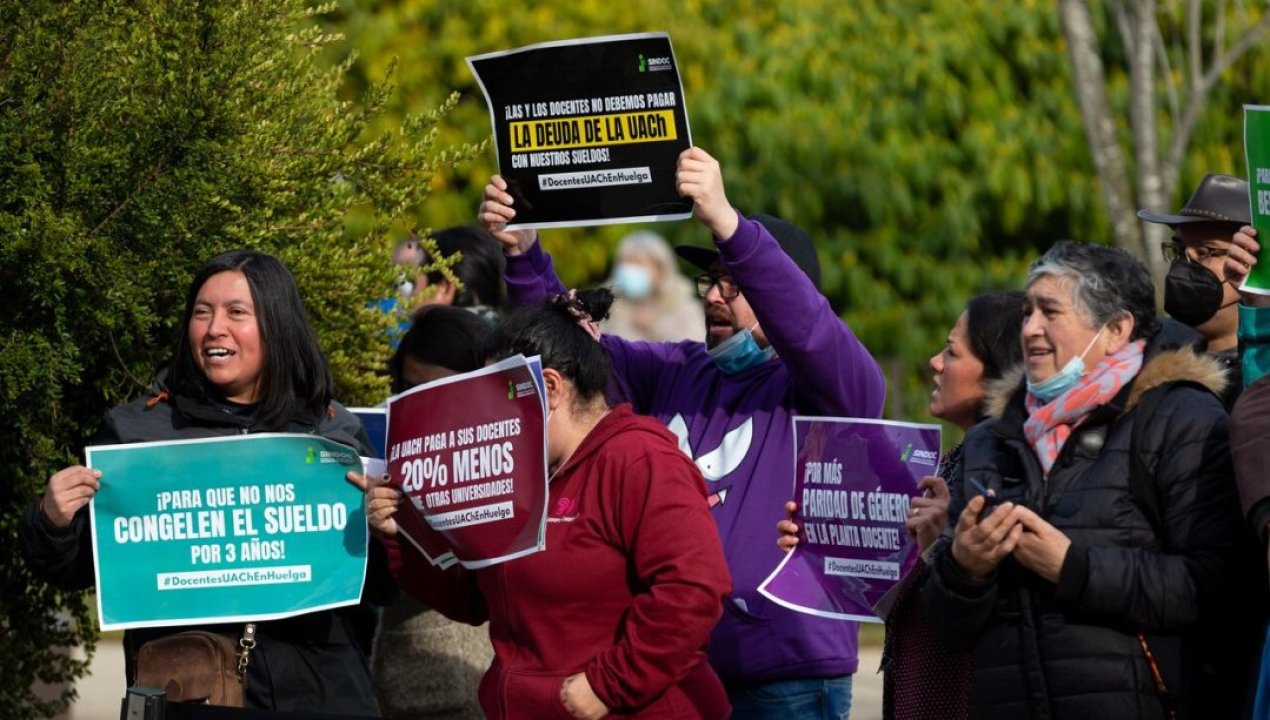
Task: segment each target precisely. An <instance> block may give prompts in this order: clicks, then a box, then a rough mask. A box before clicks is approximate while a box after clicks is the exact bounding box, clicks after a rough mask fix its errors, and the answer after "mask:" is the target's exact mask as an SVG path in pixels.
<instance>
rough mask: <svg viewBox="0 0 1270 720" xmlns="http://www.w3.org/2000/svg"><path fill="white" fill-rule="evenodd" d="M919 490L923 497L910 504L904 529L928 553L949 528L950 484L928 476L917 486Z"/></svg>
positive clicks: (916, 498) (941, 479)
mask: <svg viewBox="0 0 1270 720" xmlns="http://www.w3.org/2000/svg"><path fill="white" fill-rule="evenodd" d="M917 489H918V490H921V491H922V495H921V496H920V497H915V498H913V501H912V502H911V503H910V504H909V511H908V519H907V520H905V521H904V528H905V529H906V530H908V534H909V535H910V536H911V537H914V538H916V539H917V547H918V548H919V549H920V550H921V551H922V552H926V548H929V547H930V546H931V545H934V544H935V540H937V539H938V538H939V535H940V533H942V532H943V531H944V528H946V527H948V502H949V495H948V483H946V482H944V479H943V478H940V477H935V476H934V475H927V476H926V477H924V478H922V481H921V482H920V483H918V484H917Z"/></svg>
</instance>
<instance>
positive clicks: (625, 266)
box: [601, 230, 706, 342]
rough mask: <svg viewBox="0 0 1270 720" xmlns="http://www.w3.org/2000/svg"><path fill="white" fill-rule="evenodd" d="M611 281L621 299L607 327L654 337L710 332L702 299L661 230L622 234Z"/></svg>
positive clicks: (617, 332) (671, 338)
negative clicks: (698, 298)
mask: <svg viewBox="0 0 1270 720" xmlns="http://www.w3.org/2000/svg"><path fill="white" fill-rule="evenodd" d="M609 284H610V285H612V287H613V292H614V293H615V294H616V295H617V300H616V301H615V302H614V303H613V309H612V311H611V314H610V315H609V319H608V320H605V321H604V323H603V324H602V325H601V330H603V331H604V332H606V333H612V334H614V335H617V336H618V337H623V338H626V339H627V340H647V341H649V342H678V341H680V340H684V339H691V340H698V339H700V338H702V337H704V336H705V333H706V325H705V317H704V316H703V315H702V314H701V303H700V302H699V301H698V300H697V296H696V295H695V294H694V293H693V288H692V284H691V283H690V282H689V281H688V278H686V277H684V276H683V275H681V274H680V272H679V266H678V265H676V264H675V255H674V253H673V252H671V250H670V245H667V244H666V241H665V240H664V239H662V236H661V235H658V234H657V233H655V232H650V231H648V230H640V231H637V232H633V233H631V234H629V235H627V236H626V237H624V238H622V241H621V242H620V243H618V246H617V263H616V264H615V265H614V266H613V277H612V278H611V279H610V281H609Z"/></svg>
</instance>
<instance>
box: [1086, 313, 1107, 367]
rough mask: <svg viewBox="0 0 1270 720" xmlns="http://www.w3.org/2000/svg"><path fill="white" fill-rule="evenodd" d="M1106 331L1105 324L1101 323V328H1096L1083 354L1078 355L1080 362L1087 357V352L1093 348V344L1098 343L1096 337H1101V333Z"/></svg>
mask: <svg viewBox="0 0 1270 720" xmlns="http://www.w3.org/2000/svg"><path fill="white" fill-rule="evenodd" d="M1106 329H1107V324H1106V323H1103V326H1102V327H1100V328H1098V332H1096V333H1094V336H1093V337H1092V338H1090V339H1089V344H1088V345H1086V346H1085V350H1084V352H1082V353H1081V354H1080V361H1081V362H1085V356H1086V355H1088V354H1089V351H1090V350H1092V349H1093V348H1094V343H1096V342H1098V336H1099V335H1102V331H1103V330H1106Z"/></svg>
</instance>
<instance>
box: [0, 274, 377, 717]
mask: <svg viewBox="0 0 1270 720" xmlns="http://www.w3.org/2000/svg"><path fill="white" fill-rule="evenodd" d="M181 327H182V332H181V334H180V337H179V338H178V340H177V344H176V352H175V355H174V356H173V358H172V361H171V364H170V365H169V366H168V368H167V370H166V372H165V373H162V374H161V375H160V378H159V380H158V382H157V383H156V386H155V388H154V391H153V393H152V394H150V395H149V396H147V397H142V398H139V399H137V400H134V401H133V402H130V403H128V404H126V405H121V406H118V407H116V408H114V409H112V410H110V411H109V412H108V413H107V414H106V419H105V424H104V427H103V429H102V431H101V433H100V434H99V435H98V436H97V437H96V438H94V440H93V442H92V444H94V445H101V444H114V443H137V442H151V441H163V440H184V439H192V438H207V437H216V436H221V435H238V434H242V433H253V432H292V433H312V434H316V435H321V436H323V437H326V438H328V439H331V440H334V441H336V442H340V443H344V444H346V445H349V446H351V447H354V448H357V449H358V450H359V452H361V453H362V454H369V451H368V449H367V445H366V442H365V434H364V433H363V432H362V430H361V425H360V424H359V423H358V421H357V418H355V417H354V416H353V415H352V414H350V413H349V412H348V411H347V410H345V409H344V408H343V407H341V406H340V405H339V404H338V403H336V402H334V401H333V400H332V399H331V392H332V390H331V373H330V370H329V369H328V367H327V364H326V359H325V357H324V356H323V354H322V351H321V348H320V347H319V346H318V342H317V336H316V334H315V333H314V332H313V328H312V327H311V326H310V325H309V321H308V317H307V314H306V312H305V309H304V303H303V302H302V301H301V299H300V292H299V289H298V288H297V287H296V284H295V280H294V279H293V278H292V276H291V273H290V272H289V271H288V270H287V268H286V266H284V265H283V264H282V263H281V262H280V261H279V260H278V259H276V258H274V257H272V256H270V255H266V254H264V253H260V252H256V251H253V250H239V251H234V252H228V253H224V254H222V255H218V256H216V257H214V258H212V259H211V260H210V261H209V262H208V263H207V264H206V265H204V266H203V267H202V269H200V270H199V271H198V273H197V274H196V275H195V276H194V280H193V282H191V283H190V288H189V292H188V294H187V296H186V303H185V312H184V315H183V316H182V323H181ZM100 476H101V473H100V472H98V471H96V470H90V469H88V468H86V467H84V466H82V465H74V466H71V467H68V468H64V469H62V470H60V471H58V472H57V473H55V474H54V475H53V476H52V477H51V478H49V484H48V489H47V490H46V491H45V493H44V495H43V496H42V497H40V498H39V499H38V500H37V501H35V502H33V503H32V504H31V506H30V507H29V508H28V509H27V512H26V514H25V515H24V517H23V520H22V524H21V527H20V531H19V532H20V537H21V545H22V550H23V554H24V555H25V556H26V559H27V563H28V565H29V566H30V568H31V569H32V571H33V572H35V573H36V574H37V575H39V576H41V577H43V578H44V579H46V580H47V581H49V582H51V583H53V584H55V585H58V586H61V587H65V588H71V589H77V588H87V587H91V586H92V584H93V581H94V569H93V552H92V534H91V532H90V523H89V518H88V503H89V501H90V500H92V497H93V495H94V494H96V492H97V490H98V488H99V487H100V482H99V480H98V479H99V478H100ZM361 613H362V609H361V608H359V607H351V608H341V609H336V610H324V611H319V612H313V613H308V614H306V615H301V616H298V617H294V618H290V619H286V620H275V621H268V622H261V623H258V624H257V628H256V633H257V634H256V647H255V649H254V650H253V651H252V652H251V654H250V656H249V662H248V665H247V670H246V683H245V701H246V704H247V706H249V707H260V708H271V709H278V710H311V709H313V708H322V709H323V711H324V712H335V713H350V714H367V715H374V714H376V710H375V704H374V699H373V697H372V694H371V689H370V674H369V670H368V666H367V661H366V654H365V652H364V649H363V648H362V647H360V646H359V645H358V643H357V642H356V640H357V634H358V629H359V626H360V623H362V622H364V618H363V617H362V616H361ZM186 629H190V628H181V627H165V628H148V629H141V630H129V631H127V632H126V633H124V655H125V660H126V669H127V680H128V684H129V685H131V684H132V683H133V680H134V678H135V676H136V672H137V653H138V650H139V648H140V647H141V645H142V644H143V643H145V642H147V641H149V640H153V639H156V638H159V637H163V636H165V635H170V634H172V633H174V632H177V631H180V630H186ZM201 629H205V630H211V631H214V632H219V633H221V634H223V635H226V636H229V637H230V638H231V639H233V640H234V641H237V640H238V638H239V636H240V635H241V634H242V631H243V626H242V624H238V625H217V626H208V627H205V628H201Z"/></svg>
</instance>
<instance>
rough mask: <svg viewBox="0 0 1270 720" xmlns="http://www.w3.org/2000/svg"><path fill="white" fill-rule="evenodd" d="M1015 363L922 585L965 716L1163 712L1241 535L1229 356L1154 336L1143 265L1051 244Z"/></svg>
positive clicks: (1178, 706) (1183, 694)
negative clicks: (964, 690)
mask: <svg viewBox="0 0 1270 720" xmlns="http://www.w3.org/2000/svg"><path fill="white" fill-rule="evenodd" d="M1026 290H1027V291H1026V303H1025V313H1024V323H1023V329H1022V338H1021V342H1022V344H1023V358H1024V363H1023V367H1022V368H1021V369H1020V370H1019V371H1018V372H1016V373H1015V374H1014V375H1013V376H1007V377H1006V378H1005V379H1004V380H1003V381H1002V383H1001V384H1000V385H999V386H998V387H997V388H995V389H994V390H991V391H990V392H989V396H988V399H987V407H988V415H989V419H988V420H986V421H985V422H983V423H981V424H980V425H978V426H976V427H975V428H974V429H973V430H971V431H970V433H969V434H968V435H967V436H966V440H965V443H964V446H963V455H962V462H963V478H964V480H963V481H962V482H960V483H954V487H952V488H950V490H951V493H952V501H951V505H950V508H949V517H955V518H958V520H957V522H956V525H955V526H954V527H951V528H949V530H948V532H946V533H945V536H944V538H942V539H941V541H940V542H939V544H938V545H937V546H936V548H935V550H934V553H933V558H932V572H931V574H930V577H929V579H928V580H927V583H926V586H925V588H923V602H924V604H925V609H926V611H927V613H928V616H929V618H930V622H931V626H932V627H933V628H935V629H936V631H937V632H939V633H941V634H942V635H943V636H944V637H945V639H946V640H947V641H948V642H950V643H952V644H954V645H956V646H960V647H963V648H967V649H970V650H972V652H973V656H974V666H975V670H974V675H973V679H972V683H971V690H970V716H971V717H972V718H1011V719H1012V720H1013V719H1014V718H1055V719H1057V718H1079V720H1095V719H1096V718H1168V717H1185V716H1187V715H1188V714H1189V712H1188V711H1189V702H1190V700H1191V698H1192V697H1193V696H1194V695H1195V692H1196V685H1197V683H1198V682H1200V681H1201V678H1202V677H1203V673H1202V672H1201V665H1202V659H1203V658H1202V653H1200V652H1199V651H1198V650H1197V641H1198V640H1199V639H1200V637H1199V636H1200V633H1199V632H1197V630H1198V628H1199V627H1200V623H1201V620H1204V619H1206V618H1207V617H1208V615H1209V614H1211V613H1212V612H1213V608H1214V600H1220V599H1221V593H1222V592H1223V590H1224V588H1225V585H1226V583H1227V581H1228V579H1229V576H1230V568H1231V564H1232V560H1233V558H1234V556H1235V554H1236V553H1237V548H1238V543H1239V507H1238V501H1237V499H1236V497H1235V488H1234V485H1233V483H1232V482H1231V466H1230V456H1229V447H1228V442H1227V436H1226V413H1225V411H1224V410H1223V409H1222V405H1221V401H1220V400H1218V395H1217V394H1218V393H1220V391H1221V390H1222V387H1223V385H1224V381H1225V378H1224V375H1223V374H1222V371H1221V368H1220V367H1219V366H1217V365H1216V364H1215V363H1214V362H1213V361H1212V360H1211V359H1209V358H1206V357H1203V356H1199V355H1196V354H1195V352H1194V351H1193V350H1191V349H1190V348H1175V347H1166V346H1165V342H1166V341H1165V340H1163V339H1162V337H1161V336H1160V334H1159V333H1158V322H1157V321H1156V318H1155V292H1154V288H1153V286H1152V283H1151V278H1150V275H1149V274H1148V272H1147V269H1146V267H1145V266H1143V264H1142V263H1141V262H1139V261H1138V260H1137V259H1135V258H1134V257H1132V256H1131V255H1129V254H1128V253H1126V252H1124V251H1123V250H1119V249H1115V248H1109V247H1103V246H1098V245H1086V244H1080V243H1073V242H1061V243H1058V244H1057V245H1055V246H1054V247H1053V248H1052V249H1050V250H1049V252H1047V253H1045V255H1044V256H1042V257H1041V258H1040V259H1038V260H1037V261H1036V262H1034V263H1033V264H1032V267H1031V269H1030V272H1029V274H1028V282H1027V289H1026Z"/></svg>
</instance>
